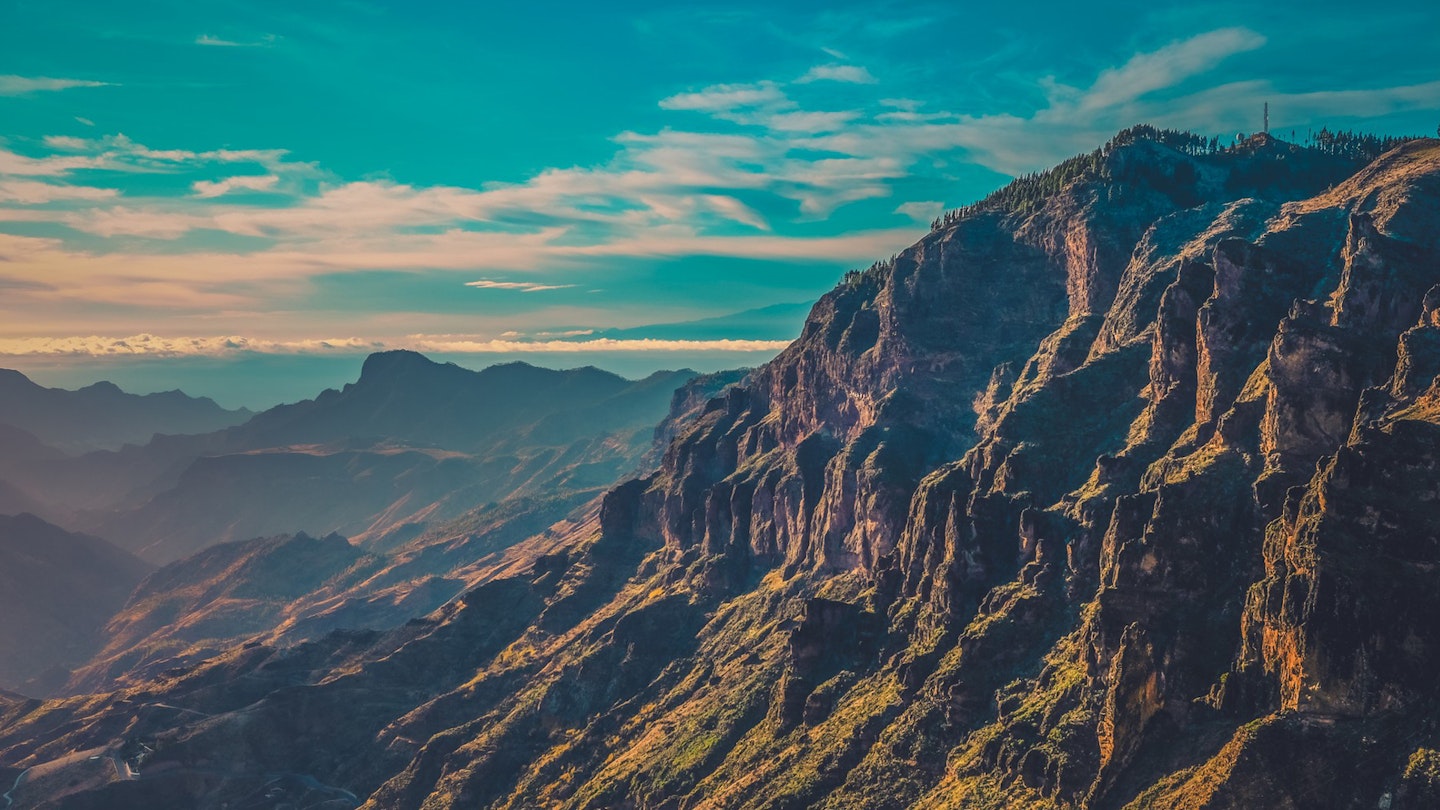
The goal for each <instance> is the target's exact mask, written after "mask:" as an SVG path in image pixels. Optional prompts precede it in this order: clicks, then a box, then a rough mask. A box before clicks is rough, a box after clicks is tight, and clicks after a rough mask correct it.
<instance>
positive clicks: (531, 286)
mask: <svg viewBox="0 0 1440 810" xmlns="http://www.w3.org/2000/svg"><path fill="white" fill-rule="evenodd" d="M465 286H466V287H477V288H479V289H482V290H519V291H520V292H544V291H545V290H568V289H570V288H571V287H574V286H575V285H574V284H539V283H536V282H533V281H491V280H489V279H481V280H479V281H467V282H465Z"/></svg>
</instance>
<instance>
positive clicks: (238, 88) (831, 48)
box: [0, 0, 1440, 407]
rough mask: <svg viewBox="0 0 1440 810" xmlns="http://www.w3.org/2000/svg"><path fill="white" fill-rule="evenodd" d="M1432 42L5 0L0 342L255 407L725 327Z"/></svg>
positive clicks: (846, 9)
mask: <svg viewBox="0 0 1440 810" xmlns="http://www.w3.org/2000/svg"><path fill="white" fill-rule="evenodd" d="M1437 52H1440V12H1436V11H1435V10H1434V9H1433V7H1432V3H1428V2H1412V1H1411V0H1398V1H1397V2H1390V3H1385V4H1370V5H1363V4H1355V3H1353V2H1346V3H1303V4H1302V3H1298V2H1278V1H1274V0H1272V2H1266V3H1225V2H1219V3H1204V4H1196V3H1185V4H1164V3H1150V4H1146V5H1145V6H1143V7H1140V6H1137V5H1136V4H1130V3H1126V4H1121V3H1109V2H1094V3H1086V4H1077V3H1068V2H1067V3H1035V2H1032V3H984V4H978V3H976V4H972V3H963V2H953V1H952V2H944V3H933V4H932V3H925V2H894V3H884V2H866V3H844V2H825V3H805V2H788V3H776V2H774V0H769V1H768V2H754V3H744V2H740V3H723V4H709V5H703V4H676V3H673V2H665V3H660V2H654V3H646V2H624V1H623V0H620V1H618V2H613V3H574V2H530V3H514V4H508V3H507V4H502V3H494V2H487V3H457V2H438V1H434V2H414V0H410V1H409V2H379V1H375V2H371V1H368V0H314V2H306V3H294V2H283V1H281V0H274V1H272V0H214V1H213V2H205V3H194V2H185V1H183V0H132V1H131V2H127V3H114V2H108V1H107V0H0V366H3V367H11V368H18V369H20V370H22V371H25V372H26V373H27V374H30V375H31V376H32V378H34V379H36V380H38V381H41V382H43V383H46V384H51V385H64V386H66V387H73V386H75V385H80V384H84V383H86V382H90V381H94V380H97V379H102V378H105V379H111V380H114V381H116V382H117V383H119V384H121V385H122V387H125V388H127V390H135V391H139V392H145V391H149V390H162V389H167V388H174V387H181V388H184V389H185V390H186V391H187V392H190V393H194V394H203V395H211V396H214V397H215V398H216V399H217V400H219V401H220V402H221V403H222V404H225V405H231V406H235V405H247V406H250V407H263V406H266V405H269V404H273V403H275V402H278V401H282V400H293V399H298V398H302V397H306V396H311V395H313V394H314V393H316V392H317V391H318V390H320V389H321V388H323V387H327V386H335V385H338V384H340V383H343V382H345V381H346V380H349V379H353V378H354V375H355V373H356V372H357V371H358V369H359V364H360V361H361V359H363V357H364V355H365V354H366V353H368V352H370V351H374V350H377V349H385V348H410V349H415V350H419V351H423V352H425V353H427V354H430V355H433V356H435V357H437V358H440V359H447V360H453V361H456V362H459V363H461V364H462V365H467V366H470V367H481V366H484V365H489V364H490V363H493V362H499V361H508V360H517V359H518V360H525V361H527V362H534V363H537V364H541V365H548V366H554V367H568V366H578V365H596V366H600V367H602V368H609V369H612V370H615V371H617V372H619V373H623V374H626V375H627V376H640V375H643V374H645V373H648V372H649V371H653V370H655V369H660V368H678V367H691V368H696V369H700V370H713V369H719V368H728V367H737V366H749V365H756V364H758V363H762V362H764V361H765V360H767V359H768V358H769V357H771V356H773V355H774V354H775V353H776V352H778V351H779V350H780V349H781V348H782V347H783V346H784V345H785V344H786V343H787V341H788V340H789V339H790V338H792V337H794V336H795V335H796V334H798V331H799V326H800V323H801V322H802V320H803V312H804V307H803V306H797V305H803V304H805V303H807V302H810V301H813V300H814V299H815V298H817V297H818V296H819V295H821V294H822V293H823V292H824V291H825V290H827V289H829V288H830V287H831V286H833V285H834V284H835V282H836V281H837V280H838V279H839V277H840V276H841V274H842V273H843V272H844V271H845V270H847V269H851V268H863V267H865V266H868V265H869V264H870V263H871V262H873V261H875V260H877V259H883V258H886V257H888V256H890V255H892V254H894V253H895V252H897V251H898V250H900V249H902V248H904V247H905V246H907V245H909V244H911V243H913V242H914V241H916V240H917V239H918V238H919V237H920V236H922V235H923V234H924V233H925V232H926V230H927V228H928V225H929V222H930V221H931V219H933V218H934V217H935V216H937V215H938V214H939V213H941V212H942V211H943V210H944V209H946V208H952V207H955V206H958V205H963V204H965V203H968V202H972V201H974V200H976V199H978V198H980V197H983V196H984V195H985V194H986V193H988V192H989V191H991V190H993V189H995V188H997V187H999V186H1000V185H1003V184H1004V183H1005V182H1007V181H1008V180H1009V179H1010V178H1011V177H1012V176H1014V175H1016V174H1018V173H1024V172H1029V171H1034V170H1037V169H1041V168H1044V167H1046V166H1048V165H1051V164H1053V163H1055V162H1056V161H1058V160H1060V159H1063V158H1065V157H1067V156H1069V155H1071V154H1075V153H1078V152H1082V151H1088V150H1090V149H1093V148H1095V147H1096V146H1098V145H1099V144H1101V143H1103V142H1104V141H1105V140H1106V139H1107V138H1108V137H1109V136H1111V135H1113V134H1114V132H1116V131H1117V130H1119V129H1121V128H1124V127H1126V126H1130V125H1132V124H1136V123H1141V122H1145V123H1151V124H1155V125H1158V126H1165V127H1176V128H1187V129H1193V130H1195V131H1198V132H1202V133H1205V134H1226V135H1227V136H1228V135H1233V134H1234V133H1235V132H1250V131H1254V130H1256V129H1258V128H1259V126H1260V122H1259V118H1260V108H1261V104H1262V102H1265V101H1268V102H1269V103H1270V109H1271V122H1272V127H1271V128H1272V131H1274V132H1277V133H1278V134H1280V135H1281V136H1282V137H1283V136H1285V135H1286V134H1287V133H1288V132H1289V131H1291V130H1295V131H1297V132H1298V133H1302V134H1303V133H1304V132H1305V131H1306V130H1307V129H1310V128H1314V129H1318V128H1319V127H1320V126H1322V125H1323V126H1329V127H1331V128H1332V129H1334V128H1342V129H1343V128H1359V129H1365V130H1368V131H1373V132H1377V133H1384V134H1430V135H1433V134H1435V131H1436V125H1437V124H1440V72H1437V70H1436V62H1435V57H1434V54H1435V53H1437ZM660 325H664V326H660Z"/></svg>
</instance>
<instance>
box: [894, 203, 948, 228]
mask: <svg viewBox="0 0 1440 810" xmlns="http://www.w3.org/2000/svg"><path fill="white" fill-rule="evenodd" d="M895 213H897V214H900V215H901V216H907V217H909V218H911V219H913V220H915V221H916V222H922V223H930V222H933V221H934V220H935V218H936V217H938V216H940V215H941V214H943V213H945V203H943V202H940V201H939V200H926V201H924V202H908V203H905V204H904V205H901V206H899V207H897V208H896V209H895Z"/></svg>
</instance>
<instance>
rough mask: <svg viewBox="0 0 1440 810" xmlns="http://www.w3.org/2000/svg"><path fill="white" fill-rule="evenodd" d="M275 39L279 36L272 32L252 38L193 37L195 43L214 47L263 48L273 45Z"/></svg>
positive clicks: (207, 35)
mask: <svg viewBox="0 0 1440 810" xmlns="http://www.w3.org/2000/svg"><path fill="white" fill-rule="evenodd" d="M277 39H279V37H277V36H275V35H274V34H264V35H262V36H260V37H258V38H256V39H252V40H234V39H224V38H222V37H217V36H212V35H210V34H201V35H200V36H198V37H196V38H195V44H196V45H208V46H211V47H215V48H265V47H269V46H271V45H274V44H275V41H276V40H277Z"/></svg>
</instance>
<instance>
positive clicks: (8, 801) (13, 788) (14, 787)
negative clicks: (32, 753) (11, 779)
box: [0, 768, 30, 808]
mask: <svg viewBox="0 0 1440 810" xmlns="http://www.w3.org/2000/svg"><path fill="white" fill-rule="evenodd" d="M29 775H30V769H29V768H26V769H25V770H23V771H21V772H20V775H19V776H17V777H15V784H13V785H11V786H10V789H9V790H7V791H5V795H4V796H0V798H3V799H4V800H5V807H6V808H9V807H10V805H12V804H14V803H15V800H14V799H12V798H10V794H11V793H14V792H15V791H17V790H19V789H20V786H21V785H23V784H25V777H27V776H29Z"/></svg>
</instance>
